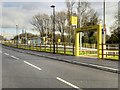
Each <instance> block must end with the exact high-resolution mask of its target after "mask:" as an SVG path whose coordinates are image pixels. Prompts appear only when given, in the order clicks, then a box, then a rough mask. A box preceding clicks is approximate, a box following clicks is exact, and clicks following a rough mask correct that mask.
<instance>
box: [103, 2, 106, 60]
mask: <svg viewBox="0 0 120 90" xmlns="http://www.w3.org/2000/svg"><path fill="white" fill-rule="evenodd" d="M105 12H106V11H105V0H104V2H103V31H102V32H103V36H102V38H103V39H102V40H103V43H102V52H103V53H102V54H103V55H102V59H103V58H105V56H106V55H105V54H106V22H105V19H106V17H105V16H106V15H105V14H106V13H105Z"/></svg>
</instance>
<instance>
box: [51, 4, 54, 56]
mask: <svg viewBox="0 0 120 90" xmlns="http://www.w3.org/2000/svg"><path fill="white" fill-rule="evenodd" d="M51 8H53V53H54V54H55V6H54V5H52V6H51Z"/></svg>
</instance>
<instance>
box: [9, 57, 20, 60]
mask: <svg viewBox="0 0 120 90" xmlns="http://www.w3.org/2000/svg"><path fill="white" fill-rule="evenodd" d="M11 57H12V58H14V59H17V60H18V59H19V58H17V57H15V56H11Z"/></svg>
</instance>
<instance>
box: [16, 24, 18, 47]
mask: <svg viewBox="0 0 120 90" xmlns="http://www.w3.org/2000/svg"><path fill="white" fill-rule="evenodd" d="M16 47H17V48H18V24H16Z"/></svg>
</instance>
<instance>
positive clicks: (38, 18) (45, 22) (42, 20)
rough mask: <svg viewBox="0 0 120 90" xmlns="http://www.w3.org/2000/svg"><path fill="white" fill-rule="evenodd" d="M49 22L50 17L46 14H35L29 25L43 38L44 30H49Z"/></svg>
mask: <svg viewBox="0 0 120 90" xmlns="http://www.w3.org/2000/svg"><path fill="white" fill-rule="evenodd" d="M49 21H50V17H49V15H47V14H37V15H34V16H33V18H32V21H31V24H32V25H33V27H34V30H36V31H38V32H39V34H40V36H41V37H43V36H44V34H45V33H47V32H46V30H49V29H48V28H49Z"/></svg>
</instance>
